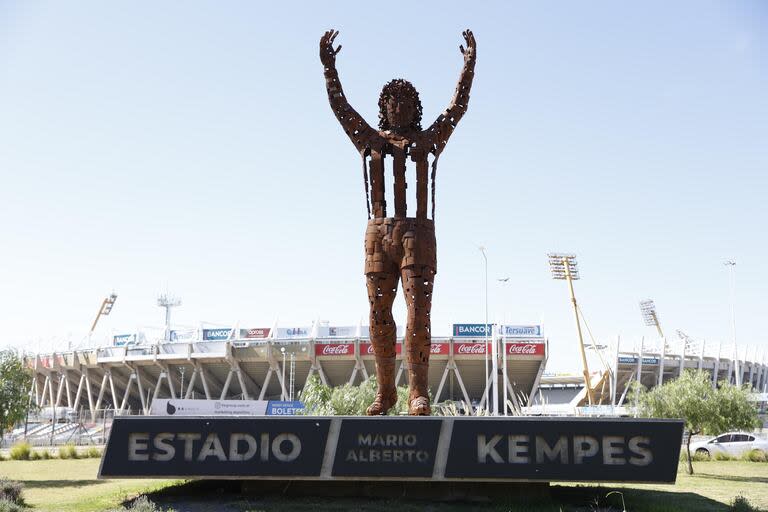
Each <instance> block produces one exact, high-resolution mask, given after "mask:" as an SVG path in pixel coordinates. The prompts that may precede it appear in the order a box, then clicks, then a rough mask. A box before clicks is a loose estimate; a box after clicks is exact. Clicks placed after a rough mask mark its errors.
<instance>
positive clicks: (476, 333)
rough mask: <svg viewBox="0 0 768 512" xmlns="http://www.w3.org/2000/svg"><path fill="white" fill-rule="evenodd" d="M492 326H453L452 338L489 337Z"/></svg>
mask: <svg viewBox="0 0 768 512" xmlns="http://www.w3.org/2000/svg"><path fill="white" fill-rule="evenodd" d="M492 329H493V324H453V337H454V338H484V337H486V336H491V335H492V334H493V332H492Z"/></svg>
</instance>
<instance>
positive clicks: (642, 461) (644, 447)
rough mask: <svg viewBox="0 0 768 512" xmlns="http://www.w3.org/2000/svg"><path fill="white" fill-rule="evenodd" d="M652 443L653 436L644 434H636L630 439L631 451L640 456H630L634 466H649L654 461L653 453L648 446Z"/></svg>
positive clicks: (630, 461)
mask: <svg viewBox="0 0 768 512" xmlns="http://www.w3.org/2000/svg"><path fill="white" fill-rule="evenodd" d="M650 445H651V438H650V437H644V436H635V437H633V438H630V440H629V451H631V452H632V453H633V454H635V455H639V457H630V459H629V463H630V464H632V465H633V466H647V465H648V464H650V463H651V462H653V453H652V452H651V450H649V449H648V447H649V446H650Z"/></svg>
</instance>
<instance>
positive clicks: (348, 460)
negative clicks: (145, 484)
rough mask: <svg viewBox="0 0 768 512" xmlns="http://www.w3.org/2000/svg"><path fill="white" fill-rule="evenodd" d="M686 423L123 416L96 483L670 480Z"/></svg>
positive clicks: (114, 426) (115, 425)
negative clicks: (172, 480) (159, 479)
mask: <svg viewBox="0 0 768 512" xmlns="http://www.w3.org/2000/svg"><path fill="white" fill-rule="evenodd" d="M682 434H683V422H682V420H653V419H637V418H574V417H570V418H559V417H548V418H535V417H509V418H504V419H495V418H485V417H435V416H432V417H420V418H407V417H406V418H400V417H387V418H377V417H349V416H347V417H333V418H328V417H303V416H286V417H279V416H262V417H251V418H226V417H220V418H210V417H191V418H179V417H146V416H117V417H115V419H114V423H113V424H112V431H111V434H110V437H109V441H108V443H107V447H106V450H105V452H104V456H103V458H102V465H101V468H100V470H99V478H119V477H144V478H147V477H173V478H206V477H209V478H210V477H230V478H257V477H263V478H281V479H286V480H289V479H291V478H305V479H313V480H324V481H330V480H334V479H337V478H339V479H350V478H353V479H356V480H378V481H382V480H392V481H409V480H428V481H480V482H482V481H489V480H495V481H499V480H508V481H544V482H547V481H580V482H665V483H673V482H674V481H675V478H676V475H677V465H678V457H679V455H680V446H681V444H680V440H681V438H682Z"/></svg>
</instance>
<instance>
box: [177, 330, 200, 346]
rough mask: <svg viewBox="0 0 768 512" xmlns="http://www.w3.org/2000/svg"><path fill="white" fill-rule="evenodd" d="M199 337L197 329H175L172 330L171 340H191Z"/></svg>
mask: <svg viewBox="0 0 768 512" xmlns="http://www.w3.org/2000/svg"><path fill="white" fill-rule="evenodd" d="M196 338H197V329H174V330H172V331H171V341H175V342H179V343H181V342H189V341H195V339H196Z"/></svg>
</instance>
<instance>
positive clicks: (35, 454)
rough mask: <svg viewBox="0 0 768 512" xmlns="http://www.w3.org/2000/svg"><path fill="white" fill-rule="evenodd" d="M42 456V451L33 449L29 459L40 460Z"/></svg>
mask: <svg viewBox="0 0 768 512" xmlns="http://www.w3.org/2000/svg"><path fill="white" fill-rule="evenodd" d="M42 458H43V457H42V456H41V455H40V452H38V451H35V450H32V451H31V452H29V460H39V459H42Z"/></svg>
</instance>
